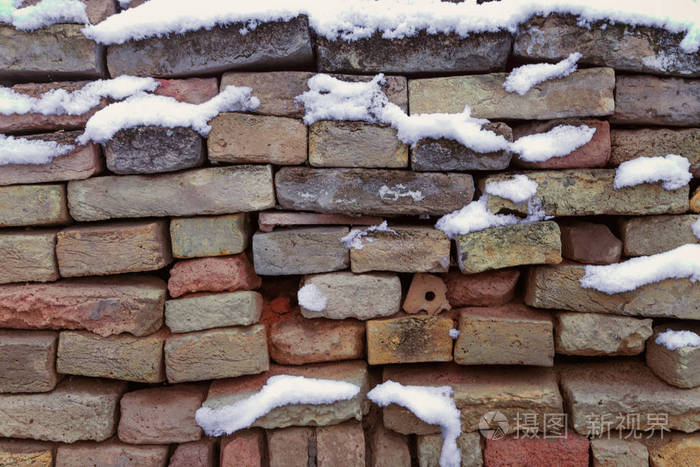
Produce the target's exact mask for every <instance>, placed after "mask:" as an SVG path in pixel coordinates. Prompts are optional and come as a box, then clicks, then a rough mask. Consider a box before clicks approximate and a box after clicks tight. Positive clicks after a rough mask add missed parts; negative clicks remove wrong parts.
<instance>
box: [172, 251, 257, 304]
mask: <svg viewBox="0 0 700 467" xmlns="http://www.w3.org/2000/svg"><path fill="white" fill-rule="evenodd" d="M260 282H261V281H260V278H259V277H258V276H257V275H256V274H255V271H254V270H253V266H252V265H251V264H250V261H249V260H248V257H247V256H246V255H245V254H243V253H241V254H238V255H235V256H226V257H215V258H198V259H190V260H186V261H178V262H177V263H175V264H174V265H173V267H172V268H171V269H170V279H169V280H168V291H169V292H170V296H172V297H179V296H180V295H184V294H186V293H190V292H235V291H238V290H250V289H257V288H258V287H260Z"/></svg>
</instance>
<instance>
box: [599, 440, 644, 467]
mask: <svg viewBox="0 0 700 467" xmlns="http://www.w3.org/2000/svg"><path fill="white" fill-rule="evenodd" d="M591 455H592V457H593V467H647V466H648V465H649V452H648V450H647V447H646V446H644V445H643V444H642V443H640V442H639V441H634V440H625V439H614V438H612V439H605V438H603V439H592V440H591Z"/></svg>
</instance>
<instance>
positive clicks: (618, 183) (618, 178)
mask: <svg viewBox="0 0 700 467" xmlns="http://www.w3.org/2000/svg"><path fill="white" fill-rule="evenodd" d="M692 178H693V174H692V173H690V161H688V159H686V158H685V157H682V156H679V155H678V154H667V155H666V156H656V157H637V158H636V159H632V160H629V161H626V162H623V163H622V164H620V165H619V167H618V168H617V170H616V171H615V182H614V184H613V186H614V187H615V189H616V190H618V189H620V188H623V187H626V186H635V185H639V184H642V183H655V182H663V183H662V184H661V187H662V188H663V189H664V190H677V189H678V188H681V187H684V186H686V185H687V184H688V183H689V182H690V180H691V179H692Z"/></svg>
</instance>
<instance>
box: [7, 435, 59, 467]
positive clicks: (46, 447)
mask: <svg viewBox="0 0 700 467" xmlns="http://www.w3.org/2000/svg"><path fill="white" fill-rule="evenodd" d="M55 451H56V449H55V448H54V446H53V445H52V444H49V443H41V442H37V441H24V440H21V441H20V440H12V439H6V440H2V441H0V465H3V466H7V467H53V465H54V457H55Z"/></svg>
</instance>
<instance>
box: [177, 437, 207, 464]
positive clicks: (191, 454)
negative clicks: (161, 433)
mask: <svg viewBox="0 0 700 467" xmlns="http://www.w3.org/2000/svg"><path fill="white" fill-rule="evenodd" d="M215 463H216V439H214V438H206V439H202V440H200V441H191V442H189V443H183V444H179V445H178V446H177V447H176V448H175V452H173V455H172V456H171V457H170V463H169V464H168V467H214V465H215Z"/></svg>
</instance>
